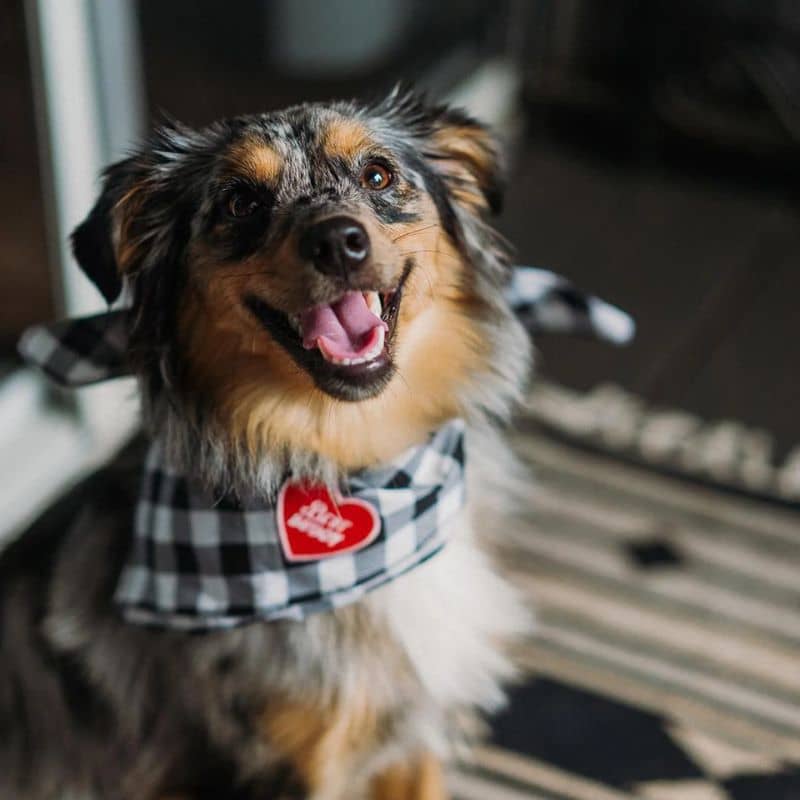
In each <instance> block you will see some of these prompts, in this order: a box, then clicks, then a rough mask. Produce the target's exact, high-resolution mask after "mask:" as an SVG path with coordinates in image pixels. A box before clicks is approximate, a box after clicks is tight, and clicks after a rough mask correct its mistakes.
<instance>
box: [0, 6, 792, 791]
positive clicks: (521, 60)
mask: <svg viewBox="0 0 800 800" xmlns="http://www.w3.org/2000/svg"><path fill="white" fill-rule="evenodd" d="M0 45H1V46H0V106H1V107H2V109H3V120H4V122H3V125H2V128H0V298H2V299H1V300H0V302H1V303H2V309H3V310H2V314H0V452H2V456H3V457H2V463H0V511H2V514H0V518H2V522H0V528H1V529H0V535H11V534H13V533H15V532H17V531H19V530H20V529H21V528H22V527H23V526H24V525H25V524H26V523H27V522H28V521H29V520H30V519H31V518H32V517H33V515H35V514H36V513H37V511H38V510H40V509H41V508H42V506H43V505H45V504H47V503H49V502H52V501H53V500H54V499H55V498H56V497H58V496H59V495H61V494H62V493H63V492H64V490H65V489H66V488H67V487H68V486H69V485H70V484H72V483H74V481H75V480H77V478H78V477H79V476H80V475H82V474H84V473H85V472H86V471H87V470H89V469H90V468H92V467H93V466H95V465H97V464H99V463H102V461H103V460H104V459H106V458H108V457H109V455H110V454H111V453H113V452H114V450H115V449H116V448H117V447H118V446H119V445H120V444H121V443H122V442H124V441H125V439H126V438H127V437H128V436H130V434H131V432H132V431H133V430H134V429H135V420H136V410H135V408H136V402H135V395H134V393H133V389H132V387H131V385H130V383H129V382H126V381H121V382H118V384H116V385H111V386H101V387H96V388H93V389H90V390H85V391H83V392H82V393H81V394H80V395H79V396H78V397H73V396H62V395H59V394H56V393H54V392H53V391H52V390H51V389H50V388H48V387H47V386H46V385H45V384H44V382H43V381H42V380H41V378H40V377H39V376H38V375H36V374H34V373H33V372H31V371H30V370H28V369H26V368H25V367H24V366H23V365H22V364H21V363H20V362H19V361H18V359H17V357H16V355H15V343H16V340H17V338H18V336H19V334H20V332H21V331H22V330H23V329H24V328H25V327H26V326H27V325H30V324H32V323H34V322H37V321H41V320H47V319H51V318H53V317H56V316H61V315H65V314H75V313H85V312H88V311H90V310H93V309H95V308H102V303H101V301H100V298H99V296H98V295H97V294H96V293H95V292H94V290H93V288H92V287H91V286H90V285H89V284H88V282H86V281H85V279H84V278H83V277H82V276H81V274H80V273H79V272H78V271H77V269H76V267H75V265H74V263H72V261H71V258H70V256H69V253H68V250H67V248H66V237H67V235H68V233H69V231H70V230H71V228H72V227H73V226H74V225H75V224H76V223H77V222H78V221H80V220H81V219H82V217H83V216H84V215H85V213H86V212H87V211H88V209H89V207H90V206H91V204H92V202H93V198H94V194H95V192H96V189H97V180H96V176H97V173H98V171H99V170H100V169H101V168H102V166H104V165H105V164H107V163H109V162H110V161H112V160H113V159H116V158H119V157H121V156H123V155H124V154H125V151H126V149H127V148H128V147H129V146H130V145H131V143H132V142H135V141H136V139H137V138H138V137H139V136H141V135H142V133H143V132H144V131H145V130H146V129H147V127H148V125H149V124H150V122H151V121H152V120H154V119H157V118H158V117H159V115H160V114H163V113H166V114H168V115H170V116H172V117H176V118H178V119H180V120H182V121H184V122H186V123H189V124H193V125H202V124H205V123H208V122H210V121H212V120H214V119H216V118H218V117H220V116H226V115H231V114H238V113H243V112H257V111H267V110H270V109H274V108H280V107H282V106H285V105H288V104H293V103H298V102H303V101H305V100H312V99H313V100H322V99H326V98H341V97H351V96H360V97H375V96H377V95H380V94H381V93H382V92H385V91H386V90H388V89H389V88H390V87H391V86H392V85H393V84H394V83H395V82H396V81H398V80H403V81H406V82H409V83H413V84H415V85H417V86H419V87H420V88H423V89H426V90H427V91H429V92H430V93H431V94H432V95H433V96H434V97H438V98H444V99H449V100H451V101H453V102H455V103H458V104H461V105H465V106H467V107H468V108H469V109H470V110H471V111H472V112H473V113H474V114H476V115H477V116H478V117H480V118H482V119H484V120H486V121H488V122H490V123H491V124H493V125H494V126H495V127H496V129H497V130H498V132H499V134H500V135H501V136H502V137H503V139H504V140H505V142H506V144H507V147H508V151H509V155H510V158H509V165H510V167H509V174H508V179H509V180H508V192H507V197H506V204H505V210H504V212H503V215H502V217H501V218H500V220H499V227H500V229H501V230H502V231H503V233H504V234H506V236H508V238H509V239H510V240H511V242H512V243H513V244H514V246H515V247H516V250H517V253H518V260H519V263H525V264H535V265H537V266H543V267H547V268H550V269H553V270H555V271H557V272H560V273H562V274H564V275H566V276H568V277H569V278H571V279H572V280H573V281H575V282H576V283H577V284H578V285H579V286H581V287H583V288H585V289H588V290H590V291H592V292H594V293H596V294H598V295H600V296H601V297H603V298H604V299H606V300H609V301H610V302H613V303H615V304H617V305H619V306H621V307H623V308H625V309H626V310H627V311H629V312H631V313H632V314H633V315H634V316H635V317H636V319H637V322H638V336H637V339H636V341H635V343H634V344H633V345H631V346H629V347H628V348H626V349H624V350H616V349H614V348H611V347H609V346H608V345H604V344H600V343H597V342H592V341H582V340H578V339H556V338H553V339H551V340H543V341H541V342H539V343H538V350H539V357H538V358H539V380H538V381H537V382H536V384H535V386H534V389H533V390H532V392H531V394H530V397H529V400H528V404H527V407H526V409H525V412H524V413H523V414H522V415H521V417H520V420H519V426H520V429H521V430H522V431H523V432H524V434H525V435H524V436H521V437H519V438H518V447H519V450H520V453H521V455H522V456H523V457H524V458H526V459H529V460H530V461H531V462H532V463H533V465H534V466H535V467H536V471H537V474H538V482H539V486H538V488H537V490H536V494H535V497H533V489H532V502H533V504H534V505H533V511H532V512H531V516H530V537H529V539H527V540H526V541H525V542H522V543H514V546H513V553H512V558H511V560H512V561H513V563H514V565H515V568H517V569H518V570H520V572H521V573H522V578H523V580H524V582H526V586H528V587H529V590H530V593H531V596H532V597H533V599H534V601H535V602H536V604H537V606H538V608H539V609H540V617H541V623H540V632H539V634H538V635H537V639H536V640H535V641H533V642H531V644H530V648H529V652H528V653H527V654H526V659H527V661H526V663H528V665H529V666H530V668H531V672H532V679H531V680H530V681H529V682H527V683H526V684H525V685H524V686H523V687H521V688H520V689H519V690H518V691H517V693H516V694H515V696H514V702H513V703H512V706H511V710H510V711H509V712H508V713H507V714H505V715H504V716H501V717H500V718H499V719H498V720H497V722H496V724H495V726H494V740H493V744H492V745H491V746H490V747H487V748H486V749H485V750H484V751H482V752H481V755H480V757H479V760H478V765H477V766H474V767H473V768H471V769H470V770H468V771H464V772H463V773H460V774H459V775H456V776H454V778H453V780H454V782H455V785H456V787H457V791H458V792H459V793H460V795H459V796H461V797H463V798H465V799H466V798H471V797H475V798H481V800H491V798H493V797H497V798H499V799H500V800H502V799H503V798H515V797H539V798H559V799H560V800H563V798H573V797H574V798H581V799H586V800H603V799H604V798H628V797H647V798H654V800H668V799H669V798H682V800H683V799H685V800H695V799H697V800H706V799H708V800H720V798H733V799H734V800H741V799H742V798H758V800H782V799H783V798H786V799H787V800H788V798H790V797H791V798H797V797H800V778H799V777H798V772H797V769H796V767H795V766H794V765H796V764H797V763H800V746H799V745H798V744H797V743H798V741H800V668H798V665H799V662H798V652H799V651H798V642H800V582H798V580H797V576H798V574H799V573H798V569H797V568H798V567H799V566H800V525H798V521H800V414H798V407H800V377H799V376H798V369H797V362H798V327H800V325H799V323H800V314H799V313H798V310H797V303H798V297H800V269H798V257H799V256H800V228H799V227H798V216H797V200H798V197H797V186H798V167H799V166H800V5H799V4H798V3H797V2H796V0H759V2H758V3H753V2H748V1H747V0H648V2H637V0H527V2H526V0H493V1H492V2H487V1H486V0H440V1H439V2H437V3H430V2H426V1H425V0H371V1H370V2H358V0H326V1H325V2H323V1H322V0H236V2H235V3H232V2H229V3H221V2H218V1H217V0H169V2H163V0H162V1H161V2H159V1H157V0H30V2H23V0H0Z"/></svg>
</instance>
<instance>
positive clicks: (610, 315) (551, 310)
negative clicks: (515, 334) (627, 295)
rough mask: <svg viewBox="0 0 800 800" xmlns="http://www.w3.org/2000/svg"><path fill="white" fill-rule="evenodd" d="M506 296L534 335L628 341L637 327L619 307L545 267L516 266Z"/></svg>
mask: <svg viewBox="0 0 800 800" xmlns="http://www.w3.org/2000/svg"><path fill="white" fill-rule="evenodd" d="M506 299H507V300H508V302H509V305H510V306H511V308H513V309H514V311H515V312H516V313H517V315H518V316H519V318H520V320H521V321H522V322H523V324H524V325H525V327H526V328H527V329H528V330H529V331H530V332H531V333H533V334H537V333H557V334H558V333H562V334H573V335H574V334H580V335H583V336H594V337H596V338H597V339H601V340H603V341H607V342H612V343H613V344H627V343H628V342H629V341H630V340H631V339H632V338H633V335H634V332H635V328H636V326H635V325H634V322H633V319H631V317H630V316H629V315H628V314H626V313H625V312H624V311H622V310H621V309H619V308H617V307H616V306H612V305H611V304H609V303H606V302H605V301H604V300H601V299H600V298H599V297H595V296H594V295H590V294H587V293H586V292H583V291H581V290H580V289H578V288H577V287H575V286H573V285H572V284H571V283H570V282H569V281H568V280H567V279H566V278H563V277H562V276H561V275H556V273H555V272H550V271H549V270H546V269H536V268H534V267H516V268H515V269H514V271H513V273H512V277H511V282H510V283H509V285H508V287H507V289H506Z"/></svg>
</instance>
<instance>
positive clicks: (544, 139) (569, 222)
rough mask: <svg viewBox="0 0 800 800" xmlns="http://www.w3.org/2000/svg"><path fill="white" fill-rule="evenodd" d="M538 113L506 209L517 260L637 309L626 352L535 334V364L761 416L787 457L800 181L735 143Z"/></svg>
mask: <svg viewBox="0 0 800 800" xmlns="http://www.w3.org/2000/svg"><path fill="white" fill-rule="evenodd" d="M529 127H530V132H529V133H528V135H527V136H526V138H525V139H524V140H523V142H522V144H521V145H520V147H519V149H518V152H517V155H516V160H515V163H514V166H513V168H512V171H511V180H510V182H509V191H508V198H507V209H506V213H505V215H504V218H503V221H502V227H503V230H504V232H505V233H506V235H507V236H508V238H509V239H510V240H511V242H512V243H513V244H514V245H515V246H516V248H517V251H518V254H519V260H520V261H521V262H522V263H531V264H537V265H541V266H547V267H550V268H552V269H555V270H556V271H559V272H563V273H565V274H567V275H568V276H569V277H571V278H573V279H574V280H575V281H576V282H578V283H579V284H580V285H582V286H585V287H587V288H590V289H592V290H593V291H595V292H596V293H598V294H600V295H601V296H603V297H605V298H606V299H609V300H611V301H613V302H616V303H617V304H619V305H621V306H623V307H624V308H626V309H627V310H628V311H630V312H632V313H633V314H634V315H635V317H636V319H637V322H638V336H637V340H636V342H635V343H634V344H633V345H632V346H631V347H629V348H626V349H625V350H623V351H615V350H613V349H610V348H608V347H606V346H603V345H600V344H596V343H592V342H582V341H575V340H566V339H557V340H555V339H554V340H552V341H543V342H540V356H541V359H540V365H541V369H542V371H543V372H544V373H545V374H546V375H547V376H548V377H551V378H554V379H556V380H558V381H560V382H562V383H564V384H565V385H567V386H570V387H574V388H580V389H588V388H589V387H592V386H594V385H596V384H597V383H599V382H603V381H609V380H611V381H615V382H617V383H619V384H621V385H622V386H624V387H625V388H627V389H629V390H631V391H633V392H636V393H637V394H641V395H643V396H644V397H645V398H646V399H647V400H648V401H650V402H652V403H656V404H663V405H665V406H669V407H676V408H684V409H686V410H688V411H691V412H694V413H696V414H699V415H700V416H702V417H705V418H714V419H734V420H738V421H741V422H742V423H744V424H746V425H751V426H756V427H761V428H764V429H765V430H767V431H770V432H772V433H773V434H774V436H775V440H776V448H777V455H778V456H780V455H781V454H782V453H785V452H786V451H787V450H788V449H789V448H791V447H792V446H794V445H795V444H797V443H798V442H800V413H798V410H799V409H800V369H798V356H799V355H800V347H798V333H799V332H800V218H799V217H798V209H797V206H796V204H795V198H793V192H794V189H793V186H796V185H797V182H796V180H794V183H793V179H792V177H791V175H790V174H789V173H788V172H787V173H785V174H781V173H780V171H778V172H776V171H775V169H774V165H772V168H770V167H768V165H767V164H766V163H764V164H758V163H753V162H748V163H747V164H746V165H743V164H741V163H740V161H741V160H740V159H738V158H737V157H735V156H730V157H728V158H726V159H720V158H719V157H718V156H712V155H710V154H707V153H703V152H697V151H689V150H686V149H685V148H684V149H683V150H681V149H678V150H677V151H676V150H675V148H673V149H672V150H669V149H666V148H664V147H661V148H659V147H652V148H649V149H642V148H643V147H644V146H643V144H642V142H638V143H637V147H639V148H640V150H639V151H637V152H634V151H632V150H631V149H628V150H625V151H620V150H619V149H617V150H615V151H614V152H613V153H611V154H608V153H607V152H602V151H600V150H598V149H597V148H593V147H592V143H591V137H587V138H588V139H589V141H587V140H586V139H584V140H582V141H579V142H570V140H569V135H561V133H560V132H559V131H553V130H552V129H548V128H547V127H546V126H544V123H541V122H540V121H538V120H535V119H533V120H531V121H530V122H529ZM571 133H574V131H567V134H570V135H571ZM795 178H796V176H795Z"/></svg>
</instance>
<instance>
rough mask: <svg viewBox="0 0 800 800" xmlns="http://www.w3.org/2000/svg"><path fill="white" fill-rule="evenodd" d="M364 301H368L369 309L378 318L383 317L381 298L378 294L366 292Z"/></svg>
mask: <svg viewBox="0 0 800 800" xmlns="http://www.w3.org/2000/svg"><path fill="white" fill-rule="evenodd" d="M364 299H365V300H366V301H367V308H369V310H370V311H371V312H372V313H373V314H374V315H375V316H376V317H379V316H380V315H381V311H382V310H383V309H382V307H381V298H380V296H379V295H378V293H377V292H364Z"/></svg>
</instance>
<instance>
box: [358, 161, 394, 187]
mask: <svg viewBox="0 0 800 800" xmlns="http://www.w3.org/2000/svg"><path fill="white" fill-rule="evenodd" d="M393 179H394V176H393V175H392V173H391V172H390V171H389V170H388V169H387V168H386V167H384V166H383V164H377V163H375V162H373V163H372V164H367V166H366V167H364V169H363V170H362V171H361V185H362V186H363V187H364V188H365V189H373V190H375V191H378V192H379V191H381V189H385V188H386V187H387V186H391V183H392V180H393Z"/></svg>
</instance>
